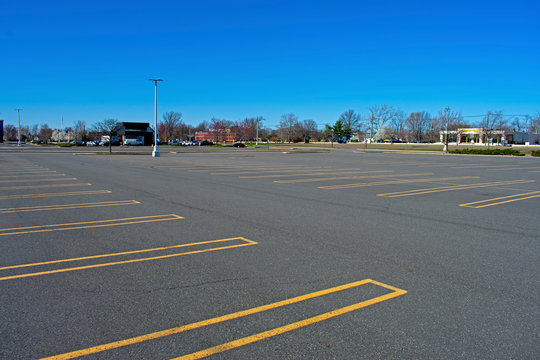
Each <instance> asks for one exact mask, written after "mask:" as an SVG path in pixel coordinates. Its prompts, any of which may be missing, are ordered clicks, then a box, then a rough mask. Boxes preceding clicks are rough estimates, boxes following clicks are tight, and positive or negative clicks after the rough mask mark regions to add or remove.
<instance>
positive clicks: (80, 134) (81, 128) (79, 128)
mask: <svg viewBox="0 0 540 360" xmlns="http://www.w3.org/2000/svg"><path fill="white" fill-rule="evenodd" d="M75 137H76V138H77V140H82V141H85V140H86V122H84V121H82V120H78V121H77V122H76V123H75Z"/></svg>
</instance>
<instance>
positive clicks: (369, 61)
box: [0, 0, 540, 128]
mask: <svg viewBox="0 0 540 360" xmlns="http://www.w3.org/2000/svg"><path fill="white" fill-rule="evenodd" d="M539 19H540V2H539V1H538V0H536V1H534V0H531V1H520V0H513V1H485V2H478V1H447V2H444V3H443V2H438V1H343V0H333V1H294V0H293V1H270V0H268V1H247V0H246V1H236V0H232V1H229V0H227V1H205V0H193V1H191V0H190V1H159V0H156V1H146V2H139V1H113V0H110V1H101V0H91V1H83V0H76V1H57V0H52V1H24V0H20V1H13V0H0V75H1V82H0V119H4V120H5V122H6V123H11V124H15V123H16V121H17V112H16V111H15V110H14V109H15V108H18V107H20V108H23V109H24V110H23V112H22V118H23V121H22V122H23V124H26V125H32V124H36V123H37V124H43V123H48V124H49V126H51V127H53V128H56V127H59V126H60V118H61V116H62V115H63V116H64V126H71V125H73V124H74V122H75V121H77V120H84V121H86V122H87V124H89V125H90V124H92V123H94V122H96V121H100V120H103V119H105V118H117V119H118V120H119V121H145V122H146V121H148V122H150V121H153V118H154V107H153V106H154V85H153V83H152V82H150V81H148V79H149V78H154V77H160V78H162V79H164V80H165V81H164V82H163V83H160V84H159V85H158V107H159V113H160V117H161V114H162V113H163V112H165V111H170V110H174V111H180V112H182V113H183V114H184V120H185V121H186V122H187V123H190V124H193V125H196V124H197V123H199V122H200V121H202V120H209V119H210V118H211V117H213V116H215V117H219V118H224V119H227V120H239V119H242V118H244V117H248V116H263V117H264V118H265V119H266V123H265V124H266V125H267V126H276V125H277V124H278V122H279V118H280V116H281V114H284V113H289V112H293V113H295V114H297V115H298V116H299V118H300V119H301V120H302V119H313V120H315V121H316V122H317V123H318V124H319V126H322V125H323V124H325V123H333V122H334V121H335V120H336V119H337V117H338V116H339V114H340V113H342V112H343V111H345V110H347V109H351V108H352V109H355V110H356V111H357V112H360V113H361V114H366V112H367V109H368V108H369V107H370V106H372V105H376V104H385V103H386V104H389V105H391V106H395V107H399V108H401V109H402V110H404V111H405V112H406V113H408V112H412V111H428V112H430V113H432V114H436V113H437V112H438V110H439V109H441V108H444V107H446V106H450V107H451V108H453V109H454V110H457V111H461V112H462V113H463V114H464V115H476V114H482V113H485V112H486V111H487V110H504V111H505V113H506V114H533V113H535V112H537V111H539V110H540V26H539Z"/></svg>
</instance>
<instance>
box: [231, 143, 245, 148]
mask: <svg viewBox="0 0 540 360" xmlns="http://www.w3.org/2000/svg"><path fill="white" fill-rule="evenodd" d="M233 146H234V147H241V148H243V147H246V144H244V143H239V142H238V143H234V144H233Z"/></svg>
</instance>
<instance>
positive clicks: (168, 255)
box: [0, 237, 258, 281]
mask: <svg viewBox="0 0 540 360" xmlns="http://www.w3.org/2000/svg"><path fill="white" fill-rule="evenodd" d="M236 240H239V241H242V243H241V244H235V245H228V246H220V247H215V248H208V249H202V250H194V251H188V252H183V253H175V254H167V255H160V256H152V257H148V258H140V259H132V260H124V261H114V262H109V263H101V264H93V265H86V266H77V267H71V268H64V269H56V270H49V271H39V272H33V273H26V274H19V275H11V276H4V277H0V281H3V280H13V279H21V278H27V277H33V276H40V275H50V274H57V273H62V272H69V271H76V270H86V269H95V268H99V267H106V266H114V265H121V264H131V263H136V262H141V261H150V260H160V259H167V258H172V257H178V256H184V255H193V254H200V253H204V252H210V251H218V250H226V249H233V248H238V247H244V246H250V245H257V244H258V243H257V242H255V241H252V240H248V239H246V238H243V237H235V238H228V239H219V240H211V241H201V242H197V243H191V244H180V245H172V246H164V247H159V248H153V249H144V250H134V251H124V252H119V253H112V254H101V255H93V256H84V257H79V258H71V259H62V260H52V261H44V262H39V263H32V264H22V265H13V266H5V267H0V270H11V269H19V268H27V267H35V266H43V265H51V264H59V263H66V262H73V261H81V260H90V259H99V258H105V257H114V256H122V255H132V254H140V253H146V252H153V251H163V250H169V249H176V248H181V247H190V246H198V245H206V244H215V243H221V242H227V241H229V242H230V241H236Z"/></svg>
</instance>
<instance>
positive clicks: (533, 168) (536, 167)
mask: <svg viewBox="0 0 540 360" xmlns="http://www.w3.org/2000/svg"><path fill="white" fill-rule="evenodd" d="M536 169H540V167H538V166H535V167H514V168H504V169H488V171H506V170H536Z"/></svg>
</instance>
